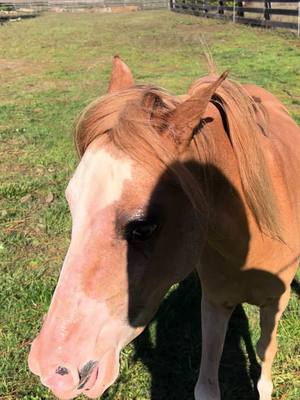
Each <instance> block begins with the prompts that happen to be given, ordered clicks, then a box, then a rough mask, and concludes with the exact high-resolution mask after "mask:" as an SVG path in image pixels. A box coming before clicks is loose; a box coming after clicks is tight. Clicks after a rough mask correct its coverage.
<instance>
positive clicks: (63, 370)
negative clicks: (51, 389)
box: [55, 367, 69, 375]
mask: <svg viewBox="0 0 300 400" xmlns="http://www.w3.org/2000/svg"><path fill="white" fill-rule="evenodd" d="M55 372H56V373H57V374H59V375H67V374H68V373H69V371H68V368H65V367H58V368H57V369H56V371H55Z"/></svg>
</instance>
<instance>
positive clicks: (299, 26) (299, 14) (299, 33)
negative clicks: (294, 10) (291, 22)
mask: <svg viewBox="0 0 300 400" xmlns="http://www.w3.org/2000/svg"><path fill="white" fill-rule="evenodd" d="M298 37H300V1H298Z"/></svg>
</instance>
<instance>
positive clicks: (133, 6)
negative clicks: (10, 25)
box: [0, 0, 169, 12]
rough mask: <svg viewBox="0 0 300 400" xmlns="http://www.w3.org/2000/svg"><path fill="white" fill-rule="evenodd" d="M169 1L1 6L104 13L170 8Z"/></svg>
mask: <svg viewBox="0 0 300 400" xmlns="http://www.w3.org/2000/svg"><path fill="white" fill-rule="evenodd" d="M168 5H169V0H3V1H1V0H0V8H1V6H3V7H5V6H8V7H9V6H11V7H13V8H14V9H15V10H20V9H32V10H35V11H46V10H59V9H61V10H68V11H72V10H79V9H81V10H84V9H95V10H96V9H98V10H99V11H103V12H110V11H118V10H119V11H122V10H124V11H125V10H126V9H127V10H147V9H150V10H151V9H152V10H154V9H160V8H168Z"/></svg>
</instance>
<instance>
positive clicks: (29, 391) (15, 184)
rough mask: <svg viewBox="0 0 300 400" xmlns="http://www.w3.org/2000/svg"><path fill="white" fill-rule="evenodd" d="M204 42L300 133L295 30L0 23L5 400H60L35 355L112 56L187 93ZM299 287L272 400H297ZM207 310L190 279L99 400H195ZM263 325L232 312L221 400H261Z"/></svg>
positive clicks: (119, 18) (148, 16)
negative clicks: (77, 145)
mask: <svg viewBox="0 0 300 400" xmlns="http://www.w3.org/2000/svg"><path fill="white" fill-rule="evenodd" d="M203 37H204V38H205V41H206V42H207V44H208V45H209V47H210V49H211V52H212V54H213V57H214V60H215V62H216V64H217V65H218V68H219V70H220V71H223V70H225V69H229V70H230V74H231V77H233V78H236V79H239V80H240V81H242V82H253V83H256V84H258V85H261V86H263V87H265V88H266V89H269V90H270V91H272V92H273V93H274V94H275V95H277V96H278V97H279V98H280V99H281V100H282V101H283V103H284V104H286V105H287V107H288V109H289V110H290V112H291V113H292V115H293V116H294V118H295V119H296V120H297V121H298V123H299V122H300V85H299V82H300V68H299V59H300V46H299V40H298V41H297V39H296V37H295V36H294V35H293V34H291V33H288V32H284V31H276V32H274V31H270V30H266V31H264V30H260V29H254V28H249V27H244V26H234V25H233V24H231V23H227V24H226V23H223V22H218V21H215V20H207V19H203V18H197V17H192V16H187V15H179V14H174V13H171V12H167V11H155V12H138V13H130V14H119V15H116V14H114V15H108V14H107V15H100V14H99V15H98V14H82V13H81V14H67V13H64V14H46V15H43V16H41V17H39V18H37V19H34V20H25V21H21V22H14V23H9V24H6V25H3V26H0V51H1V52H0V88H1V89H0V160H1V163H0V272H1V281H0V304H1V308H0V399H6V400H12V399H24V400H25V399H26V400H38V399H53V396H52V395H51V394H50V393H49V392H48V391H47V389H46V388H43V387H42V386H41V385H40V384H39V381H38V379H37V378H35V377H34V376H33V375H32V374H30V373H29V371H28V368H27V364H26V358H27V354H28V351H29V346H30V341H31V340H32V338H33V337H34V336H35V335H36V333H37V332H38V330H39V327H40V325H41V318H42V315H43V314H44V313H45V312H46V310H47V307H48V305H49V302H50V299H51V294H52V292H53V289H54V287H55V282H56V279H57V276H58V273H59V269H60V266H61V263H62V260H63V258H64V254H65V252H66V249H67V246H68V240H69V235H70V216H69V212H68V207H67V204H66V201H65V199H64V189H65V187H66V185H67V182H68V179H69V177H70V175H71V174H72V171H73V170H74V167H75V165H76V163H77V162H78V160H77V157H76V154H75V151H74V148H73V141H72V131H73V127H74V121H75V120H76V117H77V116H78V114H79V112H80V111H81V110H82V109H83V107H84V106H85V105H87V104H88V103H89V102H90V101H91V100H93V99H94V98H95V97H97V96H99V95H101V94H103V93H104V92H105V90H106V88H107V84H108V78H109V74H110V68H111V59H112V55H114V54H120V55H121V56H122V57H123V58H124V59H125V60H126V62H127V63H128V64H129V65H130V66H131V68H132V70H133V72H134V74H135V77H136V79H137V80H138V81H139V82H149V83H155V84H156V85H159V86H162V87H165V88H167V89H168V90H170V91H171V92H173V93H178V94H180V93H184V92H185V91H186V89H187V88H188V86H189V85H190V83H191V82H192V81H193V80H194V79H196V78H197V77H199V76H201V75H203V74H204V73H205V72H206V70H207V68H206V63H205V58H204V56H203V51H202V44H201V43H202V42H203ZM293 288H294V290H293V296H292V300H291V302H290V304H289V307H288V309H287V311H286V313H285V316H284V318H283V319H282V323H281V324H280V329H279V346H280V350H279V352H278V355H277V358H276V361H275V364H274V369H273V370H274V383H275V390H274V399H277V400H279V399H282V400H296V399H299V398H300V359H299V354H300V343H299V337H300V324H299V318H300V312H299V293H300V290H299V288H300V287H299V286H297V283H295V285H294V287H293ZM199 301H200V294H199V290H198V283H197V281H196V280H195V279H194V278H193V277H191V278H189V279H188V280H187V281H185V282H184V283H182V284H181V285H179V286H177V287H174V288H172V290H171V291H170V292H169V294H168V296H167V297H166V299H165V301H164V303H163V304H162V307H161V309H160V311H159V313H158V315H157V317H156V318H155V320H154V321H153V322H152V323H151V324H150V326H149V328H148V329H147V330H146V332H145V333H144V334H143V335H142V336H141V337H140V338H138V339H137V340H136V341H135V343H134V344H131V345H129V346H128V347H127V348H125V349H124V351H123V353H122V369H121V376H120V378H119V379H118V381H117V382H116V383H115V385H113V386H112V387H111V388H110V389H109V390H108V392H107V393H106V394H105V395H104V396H103V398H104V399H106V400H110V399H111V400H112V399H114V400H120V399H122V400H131V399H132V400H133V399H138V400H143V399H145V400H146V399H153V400H188V399H192V392H193V385H194V383H195V380H196V375H197V368H198V365H199V352H200V349H201V346H200V341H199V338H200V322H199ZM247 316H248V318H247ZM257 325H258V320H257V311H256V309H255V308H253V307H250V306H245V307H244V310H243V309H242V308H238V309H237V311H236V313H235V314H234V317H233V319H232V322H231V325H230V329H229V333H228V336H227V341H226V345H225V351H224V355H223V359H222V366H221V370H220V379H221V389H222V393H223V399H224V400H242V399H243V400H250V399H252V400H254V399H256V393H255V390H254V389H253V381H255V379H256V378H257V374H258V372H259V367H258V364H257V361H256V356H255V353H254V350H253V348H254V344H255V342H256V340H257V338H258V332H259V331H258V326H257ZM248 328H249V329H248ZM249 330H250V332H251V338H250V336H249Z"/></svg>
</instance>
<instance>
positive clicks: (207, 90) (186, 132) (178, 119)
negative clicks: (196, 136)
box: [169, 72, 228, 150]
mask: <svg viewBox="0 0 300 400" xmlns="http://www.w3.org/2000/svg"><path fill="white" fill-rule="evenodd" d="M227 75H228V72H223V74H222V75H221V76H220V77H219V78H218V79H216V80H215V81H213V82H211V83H209V84H208V85H205V86H203V85H201V86H200V87H199V89H196V90H194V92H193V94H192V95H191V97H189V98H188V99H187V100H185V101H184V102H183V103H181V104H179V105H178V106H177V107H176V109H175V110H174V111H173V112H172V114H171V116H170V118H169V126H170V127H171V128H172V130H173V135H174V134H175V140H176V143H177V144H178V146H179V148H181V149H180V150H184V149H185V148H186V146H187V145H188V144H189V143H190V141H191V140H192V137H193V132H194V129H195V128H197V126H198V125H199V123H200V120H201V117H202V116H203V114H204V112H205V110H206V108H207V106H208V103H209V101H210V100H211V98H212V96H213V95H214V93H215V91H216V90H217V88H218V87H219V86H220V85H221V83H222V82H223V81H224V80H225V79H226V77H227Z"/></svg>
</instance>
